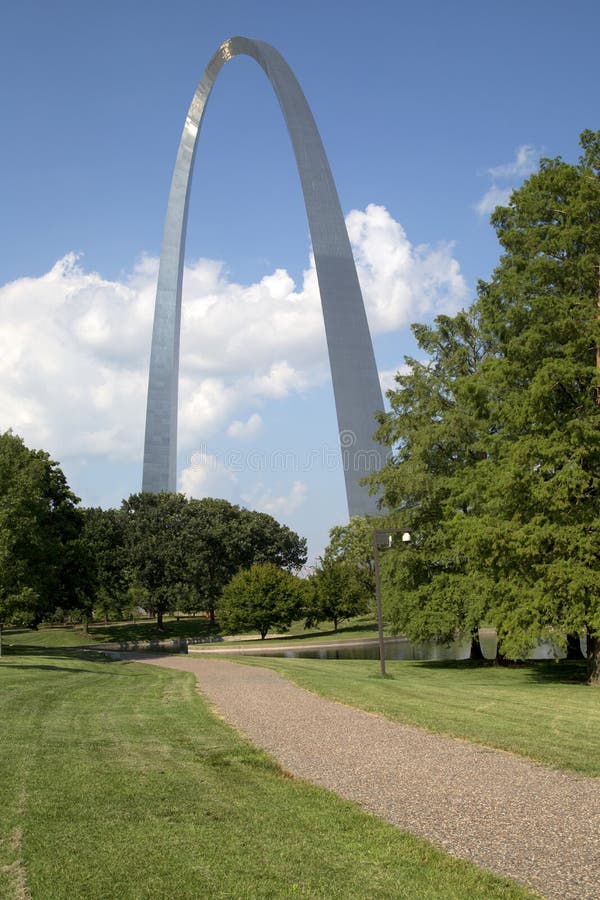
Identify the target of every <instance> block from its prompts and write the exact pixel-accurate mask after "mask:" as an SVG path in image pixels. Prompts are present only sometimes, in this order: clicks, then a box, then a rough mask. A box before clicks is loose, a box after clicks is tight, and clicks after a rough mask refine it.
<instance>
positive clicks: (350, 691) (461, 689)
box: [232, 657, 600, 776]
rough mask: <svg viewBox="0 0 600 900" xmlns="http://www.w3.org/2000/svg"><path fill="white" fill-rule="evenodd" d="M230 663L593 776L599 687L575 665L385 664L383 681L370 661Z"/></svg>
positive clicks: (599, 750) (598, 757)
mask: <svg viewBox="0 0 600 900" xmlns="http://www.w3.org/2000/svg"><path fill="white" fill-rule="evenodd" d="M232 659H233V657H232ZM235 662H240V663H242V662H243V663H245V664H253V665H260V666H267V667H269V668H271V669H276V670H277V671H278V672H280V673H281V674H282V675H285V676H286V677H288V678H290V679H292V681H295V682H296V683H297V684H299V685H300V686H301V687H305V688H308V689H309V690H311V691H315V692H316V693H318V694H322V695H323V696H324V697H329V698H331V699H333V700H340V701H341V702H342V703H348V704H350V705H351V706H358V707H360V708H361V709H366V710H368V711H369V712H376V713H381V714H382V715H385V716H389V718H391V719H396V720H398V721H400V722H407V723H409V724H412V725H420V726H422V727H423V728H427V729H429V730H430V731H435V732H440V733H443V734H449V735H453V736H455V737H461V738H466V739H467V740H469V741H475V742H476V743H479V744H487V745H489V746H491V747H498V748H500V749H502V750H510V751H512V752H513V753H519V754H521V755H523V756H528V757H531V759H534V760H537V761H538V762H541V763H543V764H544V765H548V766H555V767H558V768H562V769H573V770H574V771H576V772H581V773H583V774H584V775H592V776H599V775H600V688H593V687H589V686H588V685H586V684H584V683H583V679H584V678H585V673H584V667H585V664H584V663H583V662H582V663H568V662H565V661H563V662H560V663H555V662H537V663H528V664H524V665H519V666H515V667H497V666H481V665H477V664H474V663H471V662H468V661H467V662H388V663H387V671H388V673H389V675H390V676H391V677H388V678H382V677H381V676H380V674H379V662H378V661H372V660H318V659H277V658H262V657H261V658H260V659H259V658H257V657H255V658H253V659H252V658H248V657H243V658H240V657H235Z"/></svg>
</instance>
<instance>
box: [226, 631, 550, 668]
mask: <svg viewBox="0 0 600 900" xmlns="http://www.w3.org/2000/svg"><path fill="white" fill-rule="evenodd" d="M479 640H480V643H481V650H482V653H483V655H484V657H485V659H494V658H495V656H496V648H497V645H498V641H497V638H496V633H495V632H494V631H492V630H491V629H490V630H485V631H484V630H482V631H481V632H480V635H479ZM238 652H240V651H238ZM241 652H244V653H252V654H253V655H256V656H273V657H286V658H289V659H379V645H378V643H377V641H375V640H372V639H370V640H365V641H361V642H358V641H356V642H354V641H353V642H352V644H346V645H341V644H340V645H338V646H336V647H332V646H319V645H318V644H311V645H310V646H307V647H298V646H296V647H290V648H287V647H279V648H273V649H266V648H265V649H263V648H262V647H254V648H252V650H250V649H245V650H244V651H241ZM470 654H471V641H470V640H469V639H468V638H462V639H460V640H456V641H452V642H451V643H450V644H440V643H437V642H436V641H429V642H427V643H423V644H413V643H411V641H409V640H407V639H406V638H386V641H385V655H386V659H389V660H418V661H425V660H461V659H469V656H470ZM564 657H565V654H564V653H563V652H561V651H559V650H558V649H557V648H556V647H555V646H554V645H553V644H551V643H549V642H541V643H539V644H538V645H537V646H536V647H534V648H533V650H532V651H531V653H530V654H529V659H564Z"/></svg>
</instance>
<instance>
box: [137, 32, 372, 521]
mask: <svg viewBox="0 0 600 900" xmlns="http://www.w3.org/2000/svg"><path fill="white" fill-rule="evenodd" d="M239 54H244V55H246V56H251V57H252V58H253V59H255V60H256V62H257V63H258V64H259V65H260V66H261V68H262V69H263V70H264V72H265V74H266V75H267V78H268V79H269V81H270V83H271V85H272V87H273V89H274V91H275V93H276V95H277V98H278V100H279V103H280V106H281V109H282V111H283V115H284V118H285V121H286V124H287V127H288V132H289V135H290V138H291V141H292V145H293V148H294V154H295V156H296V163H297V166H298V172H299V175H300V181H301V184H302V191H303V194H304V203H305V206H306V212H307V217H308V223H309V227H310V234H311V239H312V245H313V252H314V256H315V264H316V270H317V278H318V282H319V290H320V294H321V304H322V307H323V317H324V320H325V331H326V335H327V347H328V351H329V362H330V366H331V376H332V380H333V389H334V395H335V405H336V411H337V418H338V429H339V434H340V444H341V451H342V460H343V467H344V476H345V482H346V496H347V500H348V510H349V513H350V515H351V516H355V515H365V514H368V513H374V512H375V511H376V500H375V498H374V497H372V496H371V495H369V493H368V491H367V489H366V488H365V487H364V486H362V485H360V484H359V481H360V479H361V478H363V477H364V476H365V475H367V474H369V473H370V472H372V471H374V470H375V469H377V468H379V467H380V466H381V464H382V461H383V457H382V451H381V448H380V447H379V445H378V444H377V443H376V442H375V441H374V440H373V437H372V435H373V432H374V430H375V427H376V423H375V419H374V415H375V412H376V411H377V410H381V409H383V401H382V397H381V388H380V386H379V379H378V375H377V367H376V364H375V357H374V354H373V345H372V343H371V336H370V333H369V327H368V324H367V319H366V315H365V310H364V304H363V299H362V294H361V291H360V285H359V283H358V277H357V274H356V267H355V265H354V259H353V257H352V251H351V249H350V242H349V240H348V233H347V231H346V225H345V222H344V217H343V215H342V210H341V207H340V202H339V199H338V196H337V191H336V188H335V184H334V181H333V177H332V175H331V170H330V168H329V163H328V161H327V157H326V155H325V150H324V149H323V144H322V142H321V138H320V135H319V132H318V130H317V126H316V124H315V121H314V119H313V116H312V113H311V111H310V108H309V106H308V103H307V102H306V98H305V97H304V94H303V93H302V90H301V88H300V85H299V84H298V82H297V81H296V78H295V77H294V74H293V72H292V70H291V69H290V67H289V66H288V65H287V63H286V62H285V60H284V59H283V57H282V56H281V55H280V54H279V53H278V52H277V51H276V50H275V49H274V48H273V47H271V46H270V45H269V44H265V43H264V42H262V41H255V40H250V39H249V38H244V37H234V38H231V39H230V40H228V41H225V43H224V44H222V45H221V46H220V47H219V49H218V50H217V52H216V53H215V55H214V56H213V58H212V59H211V61H210V62H209V64H208V66H207V67H206V71H205V72H204V75H203V76H202V79H201V81H200V83H199V85H198V87H197V88H196V92H195V94H194V97H193V100H192V103H191V105H190V108H189V111H188V114H187V117H186V120H185V125H184V128H183V134H182V136H181V142H180V144H179V151H178V153H177V160H176V162H175V170H174V173H173V180H172V182H171V191H170V194H169V203H168V207H167V215H166V220H165V229H164V235H163V245H162V251H161V257H160V269H159V275H158V287H157V292H156V306H155V312H154V329H153V332H152V350H151V356H150V373H149V379H148V404H147V410H146V438H145V446H144V469H143V478H142V490H144V491H164V490H168V491H174V490H175V489H176V454H177V393H178V380H179V334H180V324H181V285H182V277H183V260H184V249H185V232H186V222H187V211H188V200H189V193H190V185H191V175H192V168H193V164H194V156H195V152H196V145H197V140H198V134H199V132H200V126H201V124H202V119H203V117H204V111H205V109H206V104H207V102H208V98H209V96H210V93H211V90H212V87H213V84H214V82H215V79H216V77H217V75H218V74H219V72H220V70H221V68H222V67H223V65H224V64H225V63H226V62H227V61H228V60H230V59H231V58H232V57H234V56H238V55H239Z"/></svg>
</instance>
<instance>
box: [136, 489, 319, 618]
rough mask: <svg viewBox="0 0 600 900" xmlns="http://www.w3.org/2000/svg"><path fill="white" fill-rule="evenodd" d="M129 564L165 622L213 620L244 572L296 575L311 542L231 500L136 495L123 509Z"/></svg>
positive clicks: (170, 495)
mask: <svg viewBox="0 0 600 900" xmlns="http://www.w3.org/2000/svg"><path fill="white" fill-rule="evenodd" d="M123 511H124V516H125V520H124V521H125V528H124V533H125V541H126V546H127V557H126V558H127V563H128V566H129V568H130V570H131V575H132V576H133V577H134V579H135V580H136V581H137V583H138V584H139V585H140V586H141V587H143V588H144V589H145V590H146V591H147V592H148V596H149V598H150V605H151V608H152V609H154V610H155V612H156V613H157V615H158V616H159V620H160V621H162V616H163V615H164V613H165V612H167V611H168V610H172V611H174V610H180V611H182V612H196V611H198V610H202V611H206V612H208V613H209V615H210V618H211V623H212V624H214V622H215V609H216V604H217V602H218V599H219V597H220V595H221V591H222V590H223V588H224V587H225V585H226V584H228V583H229V582H230V581H231V579H232V578H233V576H234V575H235V574H236V572H238V571H239V570H240V569H242V568H249V567H250V566H252V564H253V563H254V562H267V561H268V562H271V563H273V564H275V565H278V566H281V567H283V568H285V569H292V570H293V569H297V568H299V567H300V566H301V565H302V564H303V563H304V562H305V561H306V540H305V539H304V538H300V537H298V535H297V534H296V533H295V532H293V531H291V530H290V529H289V528H287V527H286V526H285V525H280V524H279V522H277V521H276V520H275V519H273V518H272V516H268V515H266V514H264V513H256V512H252V511H250V510H247V509H240V508H239V507H238V506H233V505H232V504H231V503H228V501H227V500H218V499H214V498H210V497H207V498H204V499H202V500H188V499H187V498H186V497H184V496H183V494H168V493H161V494H148V493H141V494H134V495H132V496H131V497H130V498H129V500H127V501H124V503H123Z"/></svg>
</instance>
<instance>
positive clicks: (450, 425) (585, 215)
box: [374, 132, 600, 678]
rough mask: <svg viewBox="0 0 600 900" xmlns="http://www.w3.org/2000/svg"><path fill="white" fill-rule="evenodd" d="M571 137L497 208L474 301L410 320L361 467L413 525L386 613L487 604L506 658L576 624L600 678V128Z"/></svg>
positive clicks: (462, 622) (408, 617) (445, 623)
mask: <svg viewBox="0 0 600 900" xmlns="http://www.w3.org/2000/svg"><path fill="white" fill-rule="evenodd" d="M582 146H583V149H584V153H583V156H582V158H581V160H580V163H579V165H575V166H574V165H569V164H567V163H565V162H563V161H562V160H561V159H546V160H542V161H541V163H540V169H539V171H538V172H537V173H535V174H534V175H532V176H531V177H530V178H529V179H528V180H527V181H526V182H525V183H524V185H523V186H522V187H521V188H520V189H519V190H517V191H514V192H513V194H512V197H511V200H510V203H509V205H508V206H507V207H499V208H498V209H497V210H496V211H495V212H494V214H493V216H492V224H493V225H494V227H495V228H496V231H497V234H498V238H499V240H500V243H501V246H502V248H503V251H504V253H503V256H502V257H501V259H500V262H499V265H498V266H497V268H496V269H495V271H494V273H493V276H492V279H491V280H490V281H489V282H482V283H480V285H479V290H478V298H477V300H476V302H475V303H474V304H473V305H472V307H471V308H470V309H469V310H468V311H467V312H461V313H459V314H458V315H457V316H455V317H453V318H451V317H447V316H441V317H439V318H438V319H436V321H435V325H434V326H433V327H426V326H415V328H414V331H415V335H416V338H417V341H418V343H419V346H420V348H421V349H422V350H424V351H425V352H426V353H427V355H428V357H429V359H428V361H427V362H425V363H423V362H418V361H416V360H408V362H409V364H410V372H409V373H408V374H407V375H401V376H398V377H397V388H396V390H394V391H392V392H391V393H390V395H389V396H390V400H391V405H392V411H391V413H389V414H388V415H387V416H385V417H383V419H382V423H381V427H380V431H379V436H380V437H381V438H382V439H383V440H384V441H385V442H387V443H388V444H389V445H390V446H391V447H393V448H394V457H393V460H392V462H391V463H390V464H389V465H388V466H387V467H386V468H384V469H383V470H382V471H381V472H380V473H379V474H378V475H377V476H376V477H375V479H374V482H375V483H376V484H377V485H378V486H379V487H380V488H383V495H384V502H385V503H386V505H387V506H388V507H389V508H390V509H391V510H392V511H393V514H394V515H395V516H396V517H397V518H398V519H399V520H401V522H402V527H407V528H408V529H409V530H410V531H411V533H412V534H413V538H414V541H413V545H412V547H411V549H410V550H408V551H406V550H405V549H404V548H402V552H400V551H392V552H390V553H389V554H386V559H385V564H384V569H385V576H386V577H385V579H384V580H385V582H386V587H387V589H386V591H385V592H384V593H385V594H386V595H387V597H388V608H389V613H390V616H391V618H392V620H393V623H394V626H395V627H396V628H397V629H398V630H400V631H403V632H405V633H406V634H407V635H408V636H409V637H411V638H413V639H416V640H419V639H421V640H422V639H426V638H442V639H443V638H448V637H450V636H452V634H453V633H454V631H455V630H456V629H459V630H461V631H464V632H472V633H473V631H474V629H475V628H476V626H477V624H479V622H480V621H481V620H482V619H487V620H488V621H489V622H492V623H493V624H495V625H496V627H497V629H498V632H499V637H500V642H501V647H502V651H503V653H505V654H507V655H508V656H510V657H513V658H518V657H520V656H523V655H524V653H525V652H526V651H527V650H528V649H529V648H530V647H531V646H532V645H533V644H534V643H535V642H536V640H538V639H539V638H544V637H552V638H553V639H554V640H555V641H557V642H558V643H561V642H563V643H564V642H565V640H566V635H567V634H568V633H573V632H580V631H586V632H587V635H588V646H589V650H590V673H591V675H592V677H594V671H595V672H596V677H598V678H600V551H599V550H598V548H599V547H600V523H599V520H598V510H599V508H600V474H599V473H600V406H599V405H598V402H597V399H598V398H597V387H598V383H599V372H598V370H597V368H596V347H597V346H598V344H599V343H600V326H599V323H598V307H597V297H598V271H597V266H598V262H599V260H600V202H599V201H600V179H599V175H600V171H599V161H600V132H598V133H592V132H584V134H583V135H582Z"/></svg>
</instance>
